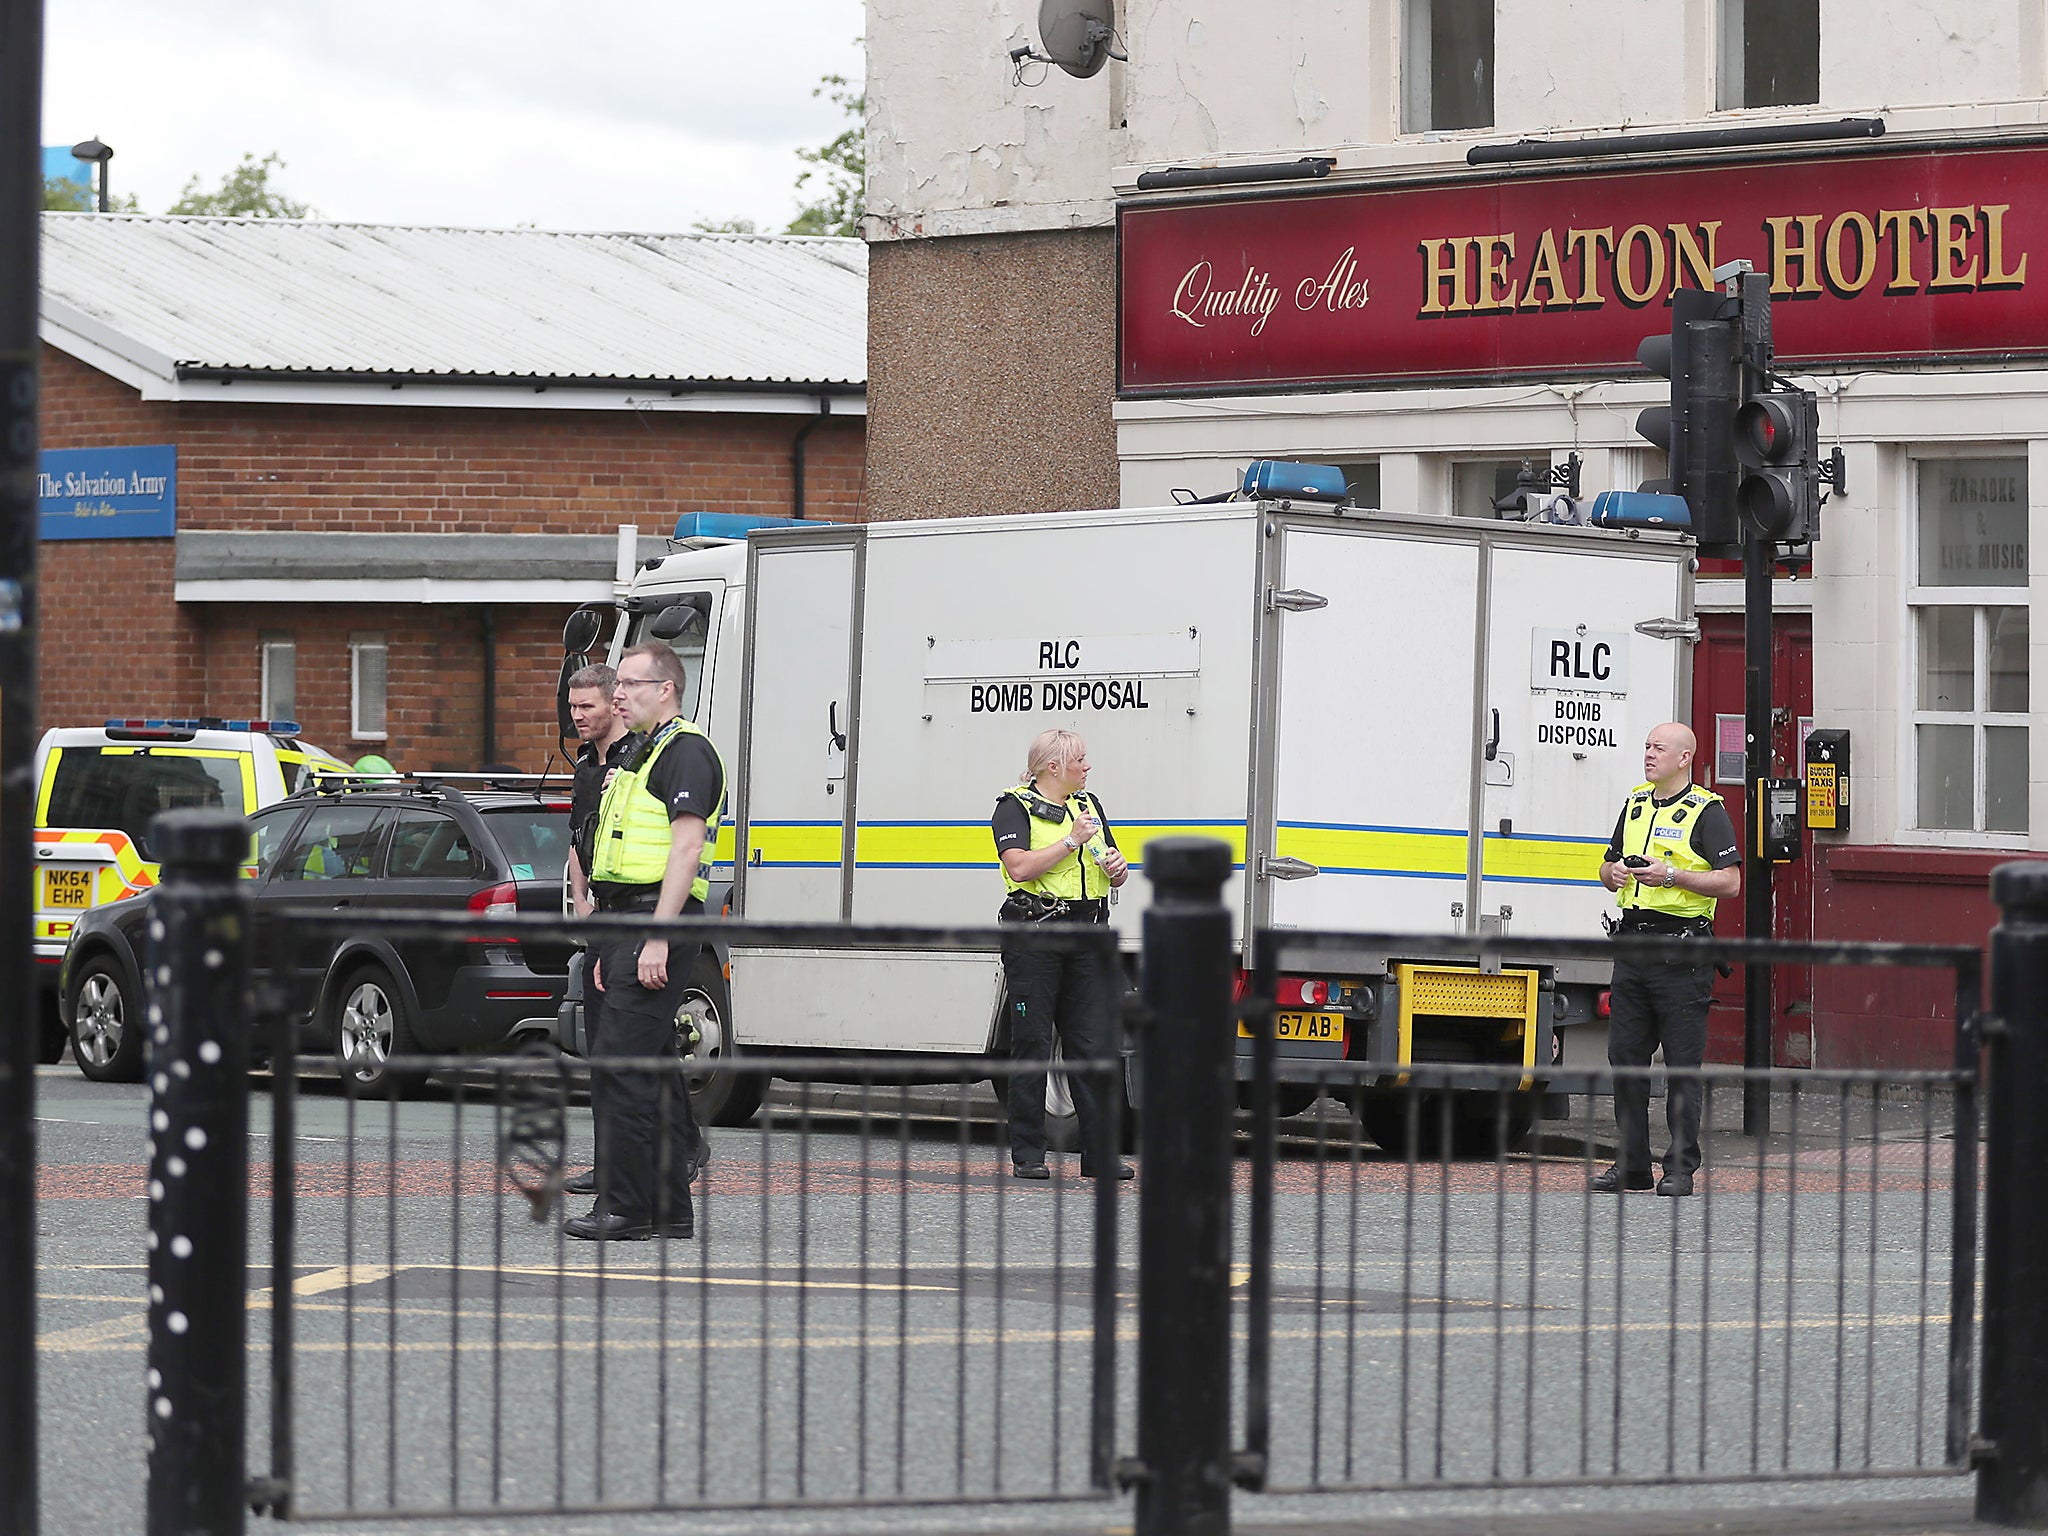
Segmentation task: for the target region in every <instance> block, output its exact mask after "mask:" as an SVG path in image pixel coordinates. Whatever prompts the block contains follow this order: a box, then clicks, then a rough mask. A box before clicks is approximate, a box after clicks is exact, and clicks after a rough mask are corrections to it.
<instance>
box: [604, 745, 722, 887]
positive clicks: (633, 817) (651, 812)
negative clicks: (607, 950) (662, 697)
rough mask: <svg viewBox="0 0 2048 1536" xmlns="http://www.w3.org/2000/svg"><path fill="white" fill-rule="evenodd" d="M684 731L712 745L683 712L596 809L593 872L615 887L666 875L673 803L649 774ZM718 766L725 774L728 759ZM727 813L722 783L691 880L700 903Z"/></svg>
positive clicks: (650, 882) (619, 778) (655, 881)
mask: <svg viewBox="0 0 2048 1536" xmlns="http://www.w3.org/2000/svg"><path fill="white" fill-rule="evenodd" d="M685 735H688V736H702V737H703V738H704V740H705V741H706V742H707V743H711V738H710V737H709V736H705V735H704V732H702V731H700V730H698V729H697V727H696V726H694V725H692V724H691V723H690V722H689V721H687V720H685V719H683V718H682V717H681V716H680V715H678V716H677V717H676V718H675V719H673V720H671V721H669V722H668V724H666V725H664V726H661V727H659V728H657V729H656V731H655V733H654V736H653V738H652V739H651V740H650V741H649V742H648V744H647V751H646V753H645V755H643V756H642V757H641V759H640V761H639V762H638V763H637V764H636V765H635V766H634V767H632V768H631V769H625V768H621V769H620V770H619V772H618V776H617V777H616V778H614V779H613V780H612V781H611V784H610V785H609V786H608V787H607V788H606V789H605V792H604V802H603V804H602V805H601V806H600V807H599V808H598V813H597V851H596V856H595V858H594V860H593V863H594V864H595V866H596V867H595V868H593V869H592V870H591V872H590V878H591V879H592V880H606V881H610V882H612V883H613V884H616V885H659V884H661V877H662V875H663V874H665V873H666V872H667V870H668V850H669V843H670V839H671V833H670V831H669V815H668V806H667V804H666V803H664V802H663V801H661V800H659V799H657V798H656V797H655V794H654V792H653V791H652V790H651V789H649V788H648V787H647V776H648V774H650V773H651V772H653V770H654V765H655V763H656V762H657V761H658V760H659V759H660V757H661V754H662V753H664V752H666V751H667V750H668V747H669V744H670V743H671V742H673V741H675V740H676V739H677V738H678V737H681V736H685ZM711 755H712V756H714V757H717V756H718V747H717V745H716V744H715V743H713V744H711ZM718 766H719V773H720V776H721V778H722V777H723V775H724V770H725V759H723V758H719V764H718ZM724 813H725V790H724V786H723V785H721V786H720V788H719V793H718V803H717V804H716V805H714V806H712V807H711V814H710V815H708V816H706V817H705V818H704V852H703V854H702V856H701V857H699V859H698V860H697V878H696V879H694V880H692V881H691V882H690V894H691V895H692V896H694V897H695V898H696V899H697V900H698V901H704V900H707V899H708V898H709V897H710V895H711V880H710V878H709V877H708V876H707V875H706V874H705V872H704V871H705V866H706V865H708V864H709V863H710V861H711V845H712V844H713V843H715V842H717V841H718V820H719V817H720V816H722V815H723V814H724Z"/></svg>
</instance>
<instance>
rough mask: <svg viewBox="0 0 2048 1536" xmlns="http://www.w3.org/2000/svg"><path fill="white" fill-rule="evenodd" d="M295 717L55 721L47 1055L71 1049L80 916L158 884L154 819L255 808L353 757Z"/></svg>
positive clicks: (44, 764)
mask: <svg viewBox="0 0 2048 1536" xmlns="http://www.w3.org/2000/svg"><path fill="white" fill-rule="evenodd" d="M298 735H299V728H298V726H297V725H296V724H294V723H293V722H292V721H289V720H215V719H198V720H125V719H124V720H109V721H108V722H107V723H106V724H105V725H104V726H102V727H98V728H87V727H71V728H60V729H57V730H53V731H46V732H45V733H44V734H43V739H42V741H41V742H40V743H38V745H37V747H36V761H35V783H36V801H35V804H36V825H35V862H36V872H35V882H36V885H35V939H34V944H35V961H36V982H37V987H38V991H39V993H40V994H41V995H42V998H43V1008H42V1034H41V1037H40V1039H39V1041H38V1047H39V1059H40V1060H43V1061H46V1062H48V1061H55V1060H57V1059H58V1057H60V1056H61V1055H62V1054H63V1051H64V1038H65V1037H64V1026H63V1023H62V1021H61V1020H59V1019H58V1018H57V1016H56V996H57V994H56V987H57V969H58V966H59V965H60V964H61V963H62V962H63V959H64V946H65V945H66V944H67V943H69V942H70V939H71V928H72V925H73V924H74V923H76V922H77V921H78V918H79V916H80V914H82V913H84V912H86V911H88V910H90V909H91V908H93V907H96V906H103V905H105V904H106V903H108V902H113V901H122V900H125V899H126V898H128V897H130V896H135V895H139V894H140V893H141V892H143V891H146V890H148V889H150V888H151V887H152V886H154V885H155V884H156V883H157V861H156V857H155V850H154V849H153V848H152V847H151V846H150V822H151V820H152V819H153V818H154V817H155V816H156V815H157V814H158V813H159V812H161V811H168V810H176V809H179V808H180V807H185V806H220V807H225V808H226V809H228V810H231V811H234V812H235V813H237V814H238V815H245V814H247V813H248V812H250V811H253V810H255V809H256V808H257V807H258V806H264V805H269V804H271V803H272V802H273V801H277V800H282V799H283V798H284V797H285V796H286V795H288V794H290V793H291V792H292V791H293V790H295V789H297V788H299V787H300V786H301V785H302V784H304V783H305V782H306V781H307V776H308V775H309V774H310V773H312V772H313V771H315V770H321V771H326V770H333V769H344V770H345V769H346V768H347V766H348V765H347V764H345V763H343V762H342V761H341V760H340V759H338V758H336V757H333V756H332V755H330V754H329V753H326V752H323V751H322V750H321V749H320V748H318V747H315V746H311V745H308V744H307V743H305V742H302V741H300V740H299V739H298Z"/></svg>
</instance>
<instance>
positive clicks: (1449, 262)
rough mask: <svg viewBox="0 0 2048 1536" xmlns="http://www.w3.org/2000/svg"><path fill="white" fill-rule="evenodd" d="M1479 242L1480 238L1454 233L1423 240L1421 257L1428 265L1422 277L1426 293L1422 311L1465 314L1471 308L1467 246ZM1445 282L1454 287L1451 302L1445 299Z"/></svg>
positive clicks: (1431, 313)
mask: <svg viewBox="0 0 2048 1536" xmlns="http://www.w3.org/2000/svg"><path fill="white" fill-rule="evenodd" d="M1478 244H1479V241H1478V240H1477V239H1476V238H1475V237H1473V236H1471V235H1452V236H1449V237H1448V238H1444V239H1437V240H1424V241H1423V242H1422V245H1421V251H1422V259H1423V264H1424V266H1425V267H1426V268H1427V271H1426V272H1425V274H1424V277H1423V282H1424V285H1425V287H1424V292H1425V293H1426V295H1427V297H1426V299H1425V300H1424V302H1423V305H1422V313H1423V314H1425V315H1443V314H1451V315H1462V314H1467V313H1469V312H1470V311H1471V309H1472V298H1471V293H1470V291H1469V290H1468V289H1467V288H1466V286H1465V249H1466V247H1467V246H1477V245H1478ZM1446 284H1449V286H1450V290H1451V302H1450V303H1449V304H1445V303H1444V302H1443V290H1444V286H1445V285H1446Z"/></svg>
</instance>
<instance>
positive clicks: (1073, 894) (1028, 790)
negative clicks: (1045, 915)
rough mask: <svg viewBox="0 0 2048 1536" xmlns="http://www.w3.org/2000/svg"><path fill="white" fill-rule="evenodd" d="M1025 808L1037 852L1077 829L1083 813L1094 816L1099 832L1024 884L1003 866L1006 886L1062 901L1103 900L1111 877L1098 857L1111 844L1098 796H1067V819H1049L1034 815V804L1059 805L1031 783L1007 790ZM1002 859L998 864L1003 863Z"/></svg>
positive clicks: (1083, 793) (1033, 844)
mask: <svg viewBox="0 0 2048 1536" xmlns="http://www.w3.org/2000/svg"><path fill="white" fill-rule="evenodd" d="M1003 793H1004V794H1006V795H1009V796H1010V797H1012V798H1013V799H1015V800H1016V801H1017V802H1018V804H1020V805H1022V806H1023V807H1024V816H1025V820H1026V821H1028V822H1029V823H1030V825H1031V848H1032V851H1033V852H1034V853H1035V852H1036V851H1037V850H1039V849H1040V848H1050V847H1051V846H1052V845H1053V844H1054V843H1057V842H1059V841H1060V840H1061V839H1063V838H1064V837H1066V836H1067V834H1068V833H1069V832H1071V831H1072V830H1073V828H1074V821H1075V818H1076V817H1078V816H1080V815H1081V814H1082V813H1084V812H1085V813H1086V814H1088V815H1090V816H1093V817H1094V818H1095V821H1096V827H1097V830H1096V833H1095V835H1094V836H1093V837H1091V838H1089V839H1088V841H1087V842H1085V843H1083V844H1082V845H1081V847H1080V850H1079V851H1078V852H1076V853H1070V854H1068V855H1067V856H1066V857H1065V858H1063V859H1061V860H1060V861H1059V863H1057V864H1055V865H1053V867H1052V868H1051V869H1048V870H1047V871H1046V872H1045V873H1044V874H1042V875H1040V876H1039V877H1038V878H1037V879H1036V880H1026V881H1024V882H1023V883H1022V884H1021V885H1020V884H1019V883H1018V882H1017V881H1015V880H1012V879H1011V878H1010V871H1009V870H1008V869H1007V868H1005V869H1003V886H1004V888H1005V889H1007V890H1012V891H1030V892H1033V893H1034V894H1036V895H1039V896H1057V897H1058V898H1059V899H1060V900H1062V901H1100V900H1101V899H1102V898H1103V897H1105V896H1107V895H1108V894H1109V876H1107V875H1105V874H1104V873H1103V872H1102V869H1101V866H1100V865H1098V864H1097V863H1096V859H1097V858H1098V857H1100V856H1102V855H1106V854H1107V853H1108V852H1109V844H1108V842H1107V841H1106V840H1105V839H1104V838H1103V835H1102V832H1101V823H1102V808H1101V807H1100V806H1098V805H1097V804H1096V803H1095V797H1094V796H1092V795H1090V794H1089V793H1088V792H1087V791H1086V790H1081V791H1079V792H1077V793H1076V794H1074V795H1071V796H1069V797H1068V799H1067V803H1066V807H1065V809H1066V812H1067V815H1066V818H1065V819H1064V820H1062V821H1048V820H1046V819H1045V818H1044V817H1042V816H1037V815H1034V814H1032V807H1033V806H1041V807H1043V806H1048V805H1053V806H1056V805H1057V802H1055V801H1049V800H1047V799H1045V798H1044V797H1043V796H1042V795H1040V794H1039V793H1038V791H1037V790H1035V789H1033V788H1032V787H1031V786H1030V785H1029V784H1017V785H1013V786H1011V787H1010V788H1009V789H1006V790H1004V791H1003ZM1000 862H1001V861H1000V860H999V861H998V864H1000Z"/></svg>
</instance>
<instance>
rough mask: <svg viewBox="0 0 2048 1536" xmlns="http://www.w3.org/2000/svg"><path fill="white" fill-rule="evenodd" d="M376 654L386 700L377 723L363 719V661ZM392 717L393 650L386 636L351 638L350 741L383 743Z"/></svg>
mask: <svg viewBox="0 0 2048 1536" xmlns="http://www.w3.org/2000/svg"><path fill="white" fill-rule="evenodd" d="M372 652H375V653H376V654H377V655H378V656H379V657H380V658H381V660H382V662H383V672H384V697H383V700H382V701H381V705H380V707H379V709H378V711H377V718H376V720H375V721H374V722H371V721H368V720H366V719H365V718H364V703H365V700H364V698H363V658H364V657H365V656H366V655H368V654H370V653H372ZM390 715H391V647H390V644H389V642H388V641H387V640H386V639H385V637H384V636H383V635H351V636H349V641H348V734H349V739H350V740H351V741H384V740H386V739H388V732H387V730H386V727H387V725H388V724H389V721H390Z"/></svg>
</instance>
